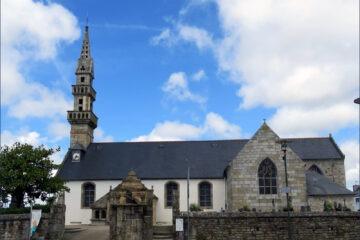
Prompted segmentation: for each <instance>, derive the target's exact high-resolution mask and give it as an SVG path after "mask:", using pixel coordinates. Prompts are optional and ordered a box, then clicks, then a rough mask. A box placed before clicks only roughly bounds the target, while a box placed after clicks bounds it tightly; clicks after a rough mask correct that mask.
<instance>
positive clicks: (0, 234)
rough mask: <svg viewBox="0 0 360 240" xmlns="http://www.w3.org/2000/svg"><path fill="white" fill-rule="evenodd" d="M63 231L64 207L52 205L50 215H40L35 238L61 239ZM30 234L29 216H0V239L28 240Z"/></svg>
mask: <svg viewBox="0 0 360 240" xmlns="http://www.w3.org/2000/svg"><path fill="white" fill-rule="evenodd" d="M64 230H65V205H54V206H53V207H52V208H51V209H50V213H42V215H41V220H40V223H39V226H38V229H37V231H36V235H35V237H40V236H43V237H45V239H49V240H58V239H61V238H62V236H63V233H64ZM29 233H30V214H29V213H27V214H2V215H0V239H4V240H28V239H29Z"/></svg>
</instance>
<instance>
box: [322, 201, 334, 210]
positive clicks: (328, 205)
mask: <svg viewBox="0 0 360 240" xmlns="http://www.w3.org/2000/svg"><path fill="white" fill-rule="evenodd" d="M331 211H334V206H333V204H332V203H331V202H329V201H327V200H326V201H324V212H331Z"/></svg>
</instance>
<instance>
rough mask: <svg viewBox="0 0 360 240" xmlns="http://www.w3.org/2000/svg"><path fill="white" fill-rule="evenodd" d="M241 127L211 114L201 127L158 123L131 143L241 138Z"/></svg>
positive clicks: (167, 122)
mask: <svg viewBox="0 0 360 240" xmlns="http://www.w3.org/2000/svg"><path fill="white" fill-rule="evenodd" d="M240 134H241V131H240V127H239V126H237V125H235V124H232V123H230V122H228V121H226V120H225V119H224V118H223V117H222V116H221V115H219V114H217V113H213V112H210V113H208V114H207V115H206V117H205V121H204V123H203V124H201V125H198V126H196V125H192V124H188V123H181V122H178V121H165V122H162V123H157V124H156V126H155V127H154V129H153V130H151V132H150V133H149V134H146V135H141V136H139V137H136V138H134V139H132V140H131V141H134V142H139V141H176V140H194V139H202V138H204V137H205V138H219V139H229V138H239V137H240Z"/></svg>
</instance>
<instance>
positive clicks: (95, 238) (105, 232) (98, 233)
mask: <svg viewBox="0 0 360 240" xmlns="http://www.w3.org/2000/svg"><path fill="white" fill-rule="evenodd" d="M65 229H66V230H65V234H64V238H63V240H109V226H95V225H71V226H66V228H65Z"/></svg>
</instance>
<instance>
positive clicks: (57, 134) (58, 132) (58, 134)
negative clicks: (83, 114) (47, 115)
mask: <svg viewBox="0 0 360 240" xmlns="http://www.w3.org/2000/svg"><path fill="white" fill-rule="evenodd" d="M48 132H49V134H50V135H51V136H52V138H53V139H54V141H59V140H61V139H63V138H68V137H69V136H70V125H69V124H68V123H66V122H60V121H54V122H52V123H50V124H49V126H48Z"/></svg>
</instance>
